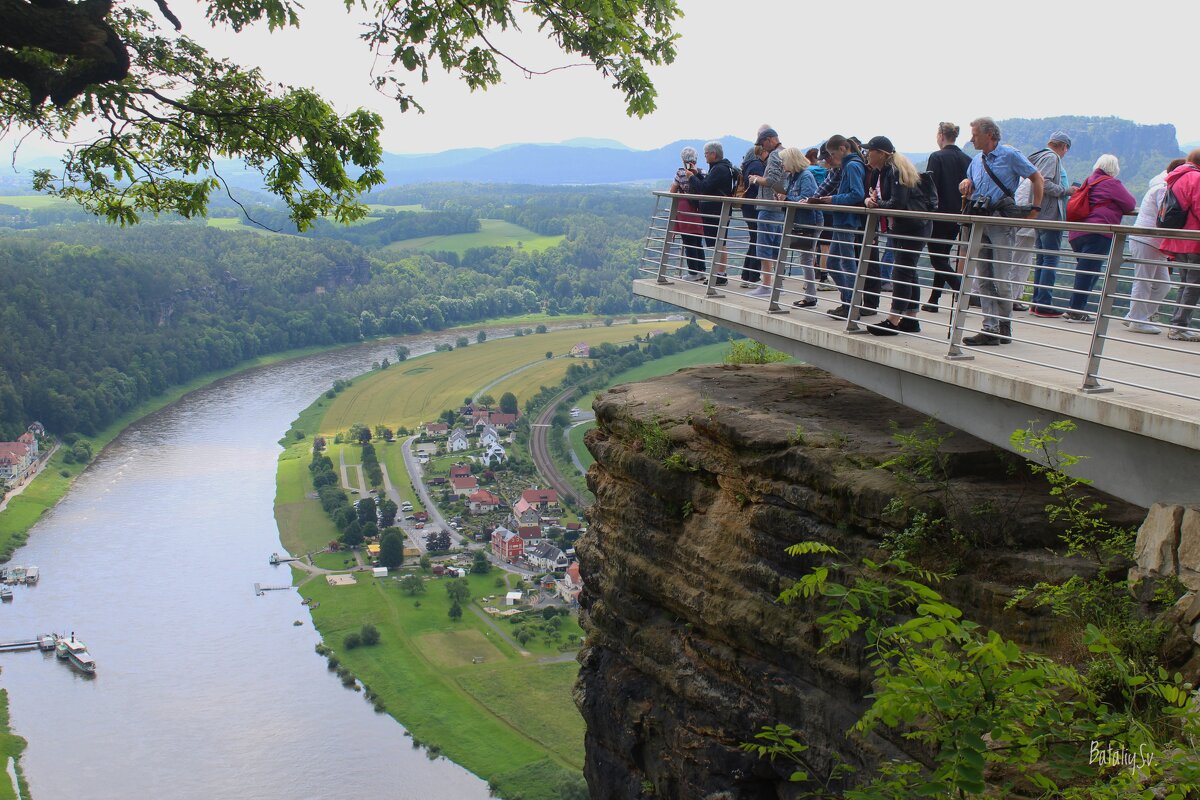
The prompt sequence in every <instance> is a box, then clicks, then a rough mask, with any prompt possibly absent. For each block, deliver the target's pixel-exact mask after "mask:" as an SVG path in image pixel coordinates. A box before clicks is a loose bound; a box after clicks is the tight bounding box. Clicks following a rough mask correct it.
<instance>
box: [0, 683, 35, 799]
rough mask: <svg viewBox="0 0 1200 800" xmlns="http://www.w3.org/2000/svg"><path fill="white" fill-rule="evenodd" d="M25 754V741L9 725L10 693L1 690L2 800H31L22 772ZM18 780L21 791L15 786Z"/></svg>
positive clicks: (0, 754)
mask: <svg viewBox="0 0 1200 800" xmlns="http://www.w3.org/2000/svg"><path fill="white" fill-rule="evenodd" d="M23 752H25V740H24V739H22V738H21V737H20V736H17V735H16V734H15V733H13V732H12V730H11V728H10V727H9V724H8V692H7V691H6V690H4V689H0V762H3V767H2V768H3V769H4V771H5V775H4V776H3V777H0V800H9V799H10V798H12V800H16V798H18V797H21V798H24V800H29V786H28V785H27V784H26V783H25V774H24V773H23V772H22V771H21V753H23ZM14 778H15V779H16V781H17V783H18V785H19V787H20V789H19V792H20V793H19V794H18V789H17V788H16V787H14V786H13V779H14Z"/></svg>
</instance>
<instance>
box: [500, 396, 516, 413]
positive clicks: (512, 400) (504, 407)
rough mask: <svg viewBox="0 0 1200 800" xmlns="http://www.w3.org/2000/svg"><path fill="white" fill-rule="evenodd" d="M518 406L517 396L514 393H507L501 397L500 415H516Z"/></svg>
mask: <svg viewBox="0 0 1200 800" xmlns="http://www.w3.org/2000/svg"><path fill="white" fill-rule="evenodd" d="M519 408H520V407H519V406H518V405H517V396H516V395H515V394H513V393H512V392H505V393H504V394H502V395H500V413H501V414H516V413H517V412H518V410H519Z"/></svg>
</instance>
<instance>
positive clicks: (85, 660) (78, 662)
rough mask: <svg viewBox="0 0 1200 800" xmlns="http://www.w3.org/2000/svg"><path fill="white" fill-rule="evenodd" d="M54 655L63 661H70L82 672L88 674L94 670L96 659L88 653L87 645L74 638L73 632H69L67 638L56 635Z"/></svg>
mask: <svg viewBox="0 0 1200 800" xmlns="http://www.w3.org/2000/svg"><path fill="white" fill-rule="evenodd" d="M54 655H56V656H58V657H59V658H61V659H63V660H65V661H70V662H71V663H72V664H73V665H74V666H75V667H76V668H77V669H79V670H80V671H82V672H87V673H89V674H90V673H93V672H95V671H96V660H95V659H94V658H92V657H91V655H90V654H89V653H88V651H87V645H85V644H84V643H83V642H81V641H79V640H78V639H76V638H75V634H74V633H72V634H71V637H70V638H69V639H68V638H67V637H66V636H60V637H58V642H57V643H56V644H55V647H54Z"/></svg>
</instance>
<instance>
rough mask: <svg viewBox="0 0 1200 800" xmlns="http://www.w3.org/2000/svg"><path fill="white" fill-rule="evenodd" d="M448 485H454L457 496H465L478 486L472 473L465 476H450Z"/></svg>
mask: <svg viewBox="0 0 1200 800" xmlns="http://www.w3.org/2000/svg"><path fill="white" fill-rule="evenodd" d="M450 485H451V486H453V487H454V493H455V494H456V495H458V496H459V497H467V496H468V495H470V494H471V493H472V492H474V491H475V490H476V489H478V488H479V481H477V480H475V476H474V475H468V476H467V477H465V478H451V479H450Z"/></svg>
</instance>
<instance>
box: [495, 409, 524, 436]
mask: <svg viewBox="0 0 1200 800" xmlns="http://www.w3.org/2000/svg"><path fill="white" fill-rule="evenodd" d="M519 416H520V415H519V414H501V413H500V412H499V411H493V412H492V413H491V416H489V417H488V424H490V425H491V426H492V427H493V428H496V429H497V430H498V429H500V428H504V429H506V430H510V431H511V430H512V429H513V428H515V427H516V425H517V418H518V417H519Z"/></svg>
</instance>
